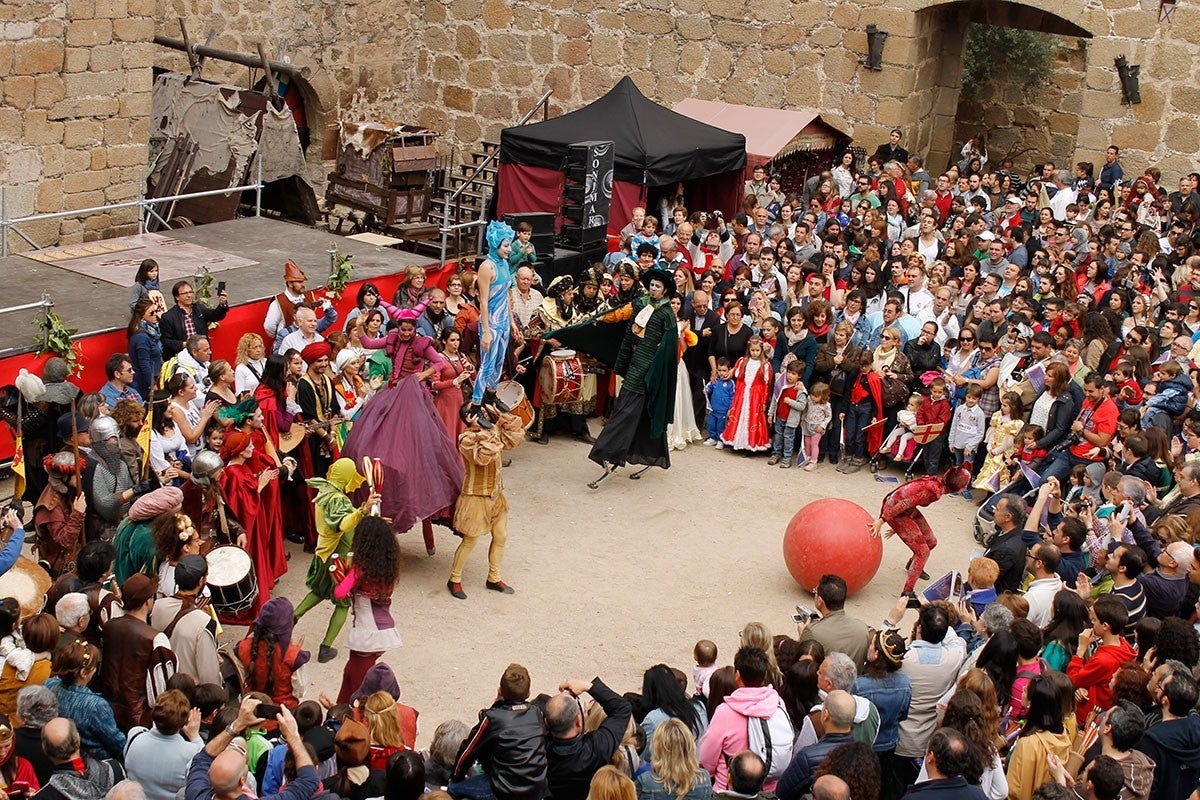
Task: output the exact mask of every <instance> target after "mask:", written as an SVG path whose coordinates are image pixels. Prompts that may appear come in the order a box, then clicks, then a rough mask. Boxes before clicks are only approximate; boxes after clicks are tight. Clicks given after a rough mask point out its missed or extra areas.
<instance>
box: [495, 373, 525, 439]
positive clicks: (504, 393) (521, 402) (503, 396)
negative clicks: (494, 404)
mask: <svg viewBox="0 0 1200 800" xmlns="http://www.w3.org/2000/svg"><path fill="white" fill-rule="evenodd" d="M496 397H498V398H499V399H500V402H502V403H504V405H506V406H508V407H509V408H511V409H512V412H511V413H513V414H515V415H516V416H517V418H518V419H520V420H521V424H522V425H524V426H525V429H526V430H528V429H529V426H530V425H532V424H533V404H532V403H530V402H529V398H528V397H526V396H525V387H524V386H522V385H521V384H519V383H517V382H516V381H500V383H499V384H497V386H496Z"/></svg>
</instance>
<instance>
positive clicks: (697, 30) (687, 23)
mask: <svg viewBox="0 0 1200 800" xmlns="http://www.w3.org/2000/svg"><path fill="white" fill-rule="evenodd" d="M675 28H676V30H678V31H679V35H680V36H682V37H683V38H684V39H687V40H689V41H693V42H704V41H707V40H708V39H709V38H710V37H711V36H712V34H713V28H712V24H711V23H710V22H709V20H708V18H707V17H704V16H700V15H693V14H683V15H680V16H679V17H677V18H676V19H675Z"/></svg>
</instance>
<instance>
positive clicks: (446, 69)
mask: <svg viewBox="0 0 1200 800" xmlns="http://www.w3.org/2000/svg"><path fill="white" fill-rule="evenodd" d="M433 78H434V80H436V81H439V82H442V83H450V82H453V81H457V80H459V79H460V78H462V64H461V63H460V62H459V60H458V59H457V58H455V57H454V56H446V55H442V56H437V57H436V58H434V60H433Z"/></svg>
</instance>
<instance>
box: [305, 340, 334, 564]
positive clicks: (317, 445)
mask: <svg viewBox="0 0 1200 800" xmlns="http://www.w3.org/2000/svg"><path fill="white" fill-rule="evenodd" d="M332 351H333V349H332V348H331V347H330V346H329V342H325V341H320V342H313V343H312V344H310V345H307V346H306V347H305V348H304V349H303V350H302V351H300V358H302V359H304V363H305V364H307V365H308V369H307V370H305V372H304V374H303V375H301V376H300V380H299V382H298V383H297V384H296V404H297V405H299V406H300V414H301V415H302V417H303V419H304V421H305V423H306V424H308V425H312V424H313V423H318V422H329V423H330V426H329V427H328V428H321V427H319V428H316V429H315V430H312V431H310V432H309V434H308V435H307V436H305V437H304V439H305V446H306V447H307V449H308V453H307V455H308V456H309V462H306V463H311V464H312V469H311V471H309V470H308V469H306V470H305V475H310V476H314V477H315V476H319V475H324V474H325V473H327V472H329V465H330V464H332V463H333V459H334V458H335V457H336V455H337V448H336V445H335V443H334V437H333V431H332V422H331V421H330V420H331V418H333V417H335V416H337V413H338V406H337V399H336V398H335V396H334V388H333V380H332V379H331V378H330V377H329V367H328V361H329V355H330V353H331V352H332ZM322 358H324V359H325V360H326V366H325V368H324V369H323V370H321V372H320V373H319V374H316V370H315V369H314V367H313V365H314V364H316V363H317V362H318V361H320V360H321V359H322ZM307 534H308V539H307V541H306V543H305V544H306V546H305V550H307V551H311V550H312V547H313V546H314V545H315V543H316V531H315V530H310V531H308V532H307Z"/></svg>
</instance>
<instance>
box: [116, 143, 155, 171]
mask: <svg viewBox="0 0 1200 800" xmlns="http://www.w3.org/2000/svg"><path fill="white" fill-rule="evenodd" d="M148 156H149V152H148V150H147V147H146V145H144V144H124V145H119V146H117V147H109V148H108V165H109V166H110V167H138V166H142V165H144V164H145V163H146V159H147V158H148Z"/></svg>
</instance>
